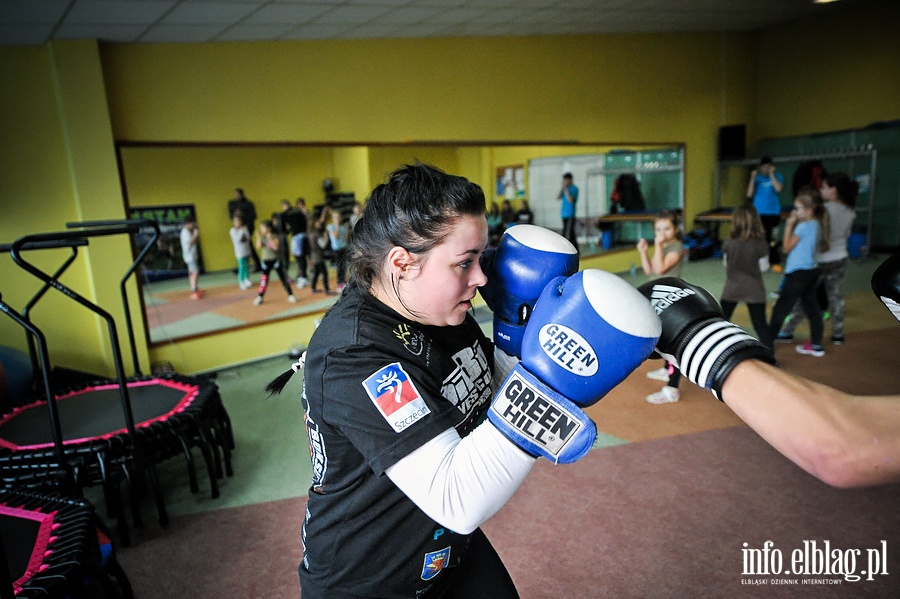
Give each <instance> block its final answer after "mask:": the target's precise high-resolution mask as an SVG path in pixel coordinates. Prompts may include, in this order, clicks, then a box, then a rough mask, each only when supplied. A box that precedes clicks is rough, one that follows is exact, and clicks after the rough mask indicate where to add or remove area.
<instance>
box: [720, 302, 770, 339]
mask: <svg viewBox="0 0 900 599" xmlns="http://www.w3.org/2000/svg"><path fill="white" fill-rule="evenodd" d="M719 303H720V304H722V314H723V315H724V316H725V320H731V315H732V314H734V309H735V308H736V307H737V305H738V303H737V302H730V301H728V300H725V299H723V300H721V301H720V302H719ZM747 311H748V312H750V322H752V323H753V330H754V331H756V337H757V338H758V339H759V341H760V343H762V344H763V345H765V346H766V347H768V348H769V349H771V348H772V337H771V335H769V323H768V322H766V303H765V302H762V303H759V304H751V303H748V304H747Z"/></svg>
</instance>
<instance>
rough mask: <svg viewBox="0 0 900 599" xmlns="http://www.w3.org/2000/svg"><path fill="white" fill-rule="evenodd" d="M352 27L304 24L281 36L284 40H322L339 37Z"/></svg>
mask: <svg viewBox="0 0 900 599" xmlns="http://www.w3.org/2000/svg"><path fill="white" fill-rule="evenodd" d="M352 28H353V26H352V25H347V24H341V23H306V24H303V25H298V26H297V27H294V28H293V29H291V30H290V31H287V32H286V33H285V34H284V35H282V36H281V39H284V40H322V39H332V38H336V37H341V35H343V34H344V33H346V32H347V31H348V30H349V29H352Z"/></svg>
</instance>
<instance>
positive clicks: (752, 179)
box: [747, 169, 756, 198]
mask: <svg viewBox="0 0 900 599" xmlns="http://www.w3.org/2000/svg"><path fill="white" fill-rule="evenodd" d="M755 182H756V169H753V170H752V171H750V181H748V182H747V197H748V198H752V197H753V193H754V183H755Z"/></svg>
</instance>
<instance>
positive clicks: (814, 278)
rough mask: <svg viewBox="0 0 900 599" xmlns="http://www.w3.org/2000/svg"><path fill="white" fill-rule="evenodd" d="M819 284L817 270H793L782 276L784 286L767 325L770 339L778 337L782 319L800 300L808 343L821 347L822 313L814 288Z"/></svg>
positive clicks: (782, 322) (782, 323)
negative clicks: (808, 338) (806, 325)
mask: <svg viewBox="0 0 900 599" xmlns="http://www.w3.org/2000/svg"><path fill="white" fill-rule="evenodd" d="M818 284H819V269H818V268H812V269H809V270H795V271H794V272H792V273H789V274H786V275H785V276H784V284H783V285H782V286H781V291H780V292H779V294H778V300H777V301H776V302H775V306H774V307H773V308H772V320H771V322H770V323H769V334H770V335H771V336H772V339H775V337H777V336H778V332H779V331H781V327H782V325H784V319H785V318H787V315H788V314H790V313H791V310H792V309H793V308H794V304H795V303H796V302H797V300H798V299H799V300H800V304H801V305H802V306H803V311H804V312H805V313H806V318H807V319H809V334H810V337H811V339H810V342H811V343H812V344H813V345H822V329H823V324H822V312H821V311H820V310H819V304H818V302H817V301H816V287H817V286H818Z"/></svg>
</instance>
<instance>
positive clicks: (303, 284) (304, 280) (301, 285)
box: [297, 277, 309, 289]
mask: <svg viewBox="0 0 900 599" xmlns="http://www.w3.org/2000/svg"><path fill="white" fill-rule="evenodd" d="M307 285H309V279H307V278H306V277H297V287H299V288H300V289H303V288H304V287H306V286H307Z"/></svg>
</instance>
